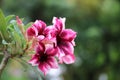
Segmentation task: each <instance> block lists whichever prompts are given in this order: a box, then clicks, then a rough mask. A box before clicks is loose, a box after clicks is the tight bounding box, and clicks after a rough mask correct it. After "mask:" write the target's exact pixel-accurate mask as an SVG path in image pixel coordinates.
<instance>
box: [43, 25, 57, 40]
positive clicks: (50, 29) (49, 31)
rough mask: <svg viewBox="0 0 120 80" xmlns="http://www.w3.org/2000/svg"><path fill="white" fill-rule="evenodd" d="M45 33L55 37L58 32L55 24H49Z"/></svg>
mask: <svg viewBox="0 0 120 80" xmlns="http://www.w3.org/2000/svg"><path fill="white" fill-rule="evenodd" d="M44 34H45V35H46V36H47V37H49V38H51V37H55V36H56V34H57V29H56V28H54V27H53V26H48V27H46V28H45V29H44Z"/></svg>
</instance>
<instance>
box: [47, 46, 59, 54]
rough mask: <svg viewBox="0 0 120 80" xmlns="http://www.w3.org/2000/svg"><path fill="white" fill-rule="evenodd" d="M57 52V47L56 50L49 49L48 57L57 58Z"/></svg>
mask: <svg viewBox="0 0 120 80" xmlns="http://www.w3.org/2000/svg"><path fill="white" fill-rule="evenodd" d="M57 52H58V48H57V47H55V48H48V49H47V50H46V54H47V55H48V56H55V55H56V54H57Z"/></svg>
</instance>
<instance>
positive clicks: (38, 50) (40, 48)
mask: <svg viewBox="0 0 120 80" xmlns="http://www.w3.org/2000/svg"><path fill="white" fill-rule="evenodd" d="M35 51H36V53H37V54H43V53H44V51H45V46H44V44H43V43H39V45H37V46H36V47H35Z"/></svg>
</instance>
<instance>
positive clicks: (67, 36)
mask: <svg viewBox="0 0 120 80" xmlns="http://www.w3.org/2000/svg"><path fill="white" fill-rule="evenodd" d="M60 37H61V39H63V40H67V41H72V40H73V39H74V38H75V37H76V32H75V31H73V30H71V29H64V30H62V32H61V34H60Z"/></svg>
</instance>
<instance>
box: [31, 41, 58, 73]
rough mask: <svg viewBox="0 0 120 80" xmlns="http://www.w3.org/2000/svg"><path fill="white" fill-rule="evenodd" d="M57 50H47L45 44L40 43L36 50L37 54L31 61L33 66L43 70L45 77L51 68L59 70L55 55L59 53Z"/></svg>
mask: <svg viewBox="0 0 120 80" xmlns="http://www.w3.org/2000/svg"><path fill="white" fill-rule="evenodd" d="M57 50H58V49H57V48H47V49H46V48H45V46H44V44H42V43H39V45H37V46H36V48H35V52H36V53H35V54H34V55H33V56H32V59H31V60H30V61H29V63H31V64H32V65H33V66H36V65H37V66H38V69H39V70H41V71H42V72H43V73H44V75H46V73H47V72H48V70H49V69H51V68H58V64H57V61H56V59H55V55H56V53H57Z"/></svg>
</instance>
